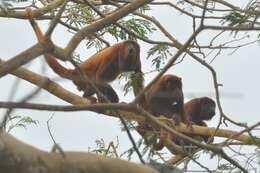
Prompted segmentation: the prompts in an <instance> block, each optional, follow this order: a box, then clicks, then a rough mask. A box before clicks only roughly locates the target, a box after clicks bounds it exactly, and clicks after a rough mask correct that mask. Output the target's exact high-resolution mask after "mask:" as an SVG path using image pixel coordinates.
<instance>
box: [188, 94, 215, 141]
mask: <svg viewBox="0 0 260 173" xmlns="http://www.w3.org/2000/svg"><path fill="white" fill-rule="evenodd" d="M215 109H216V103H215V102H214V100H212V99H211V98H209V97H200V98H194V99H192V100H190V101H188V102H186V103H185V104H184V110H185V113H186V114H187V116H188V118H189V120H190V121H191V122H192V123H194V124H196V125H199V126H206V127H207V124H206V122H205V121H208V120H211V119H212V118H213V117H214V116H215ZM202 138H203V140H204V141H205V142H207V141H208V136H203V137H202Z"/></svg>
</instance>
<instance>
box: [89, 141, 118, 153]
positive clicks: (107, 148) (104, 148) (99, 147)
mask: <svg viewBox="0 0 260 173" xmlns="http://www.w3.org/2000/svg"><path fill="white" fill-rule="evenodd" d="M118 146H119V140H118V138H117V141H116V144H115V143H114V142H113V141H112V142H109V144H108V145H107V144H106V142H105V140H104V139H102V138H101V139H99V140H96V148H95V149H93V150H91V151H90V152H92V153H95V154H98V155H105V156H108V157H113V158H115V157H117V153H116V150H117V149H118Z"/></svg>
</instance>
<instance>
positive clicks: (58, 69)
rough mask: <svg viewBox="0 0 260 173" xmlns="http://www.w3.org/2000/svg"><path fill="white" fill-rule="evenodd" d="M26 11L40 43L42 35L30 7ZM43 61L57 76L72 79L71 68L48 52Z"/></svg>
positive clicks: (42, 38)
mask: <svg viewBox="0 0 260 173" xmlns="http://www.w3.org/2000/svg"><path fill="white" fill-rule="evenodd" d="M26 12H27V14H28V17H29V21H30V24H31V26H32V28H33V30H34V32H35V35H36V37H37V39H38V41H39V42H40V43H43V42H44V39H45V38H44V35H43V33H42V31H41V29H40V27H39V25H38V24H37V22H36V21H35V20H34V19H33V15H32V9H31V8H26ZM44 58H45V61H46V62H47V64H48V65H49V66H50V67H51V68H52V70H53V71H54V72H55V73H57V74H58V75H59V76H61V77H63V78H67V79H72V74H73V70H72V69H67V68H65V67H64V66H62V65H61V64H60V63H59V62H58V61H57V60H56V58H55V57H54V56H52V55H50V54H44Z"/></svg>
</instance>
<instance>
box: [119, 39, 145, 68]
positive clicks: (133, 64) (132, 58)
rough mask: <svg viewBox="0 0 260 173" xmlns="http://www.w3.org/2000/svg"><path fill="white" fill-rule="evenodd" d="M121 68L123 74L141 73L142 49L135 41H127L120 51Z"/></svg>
mask: <svg viewBox="0 0 260 173" xmlns="http://www.w3.org/2000/svg"><path fill="white" fill-rule="evenodd" d="M119 68H120V70H121V71H122V72H129V71H141V62H140V48H139V45H138V44H137V43H136V42H135V41H130V40H129V41H125V42H124V44H123V45H122V47H121V50H120V51H119Z"/></svg>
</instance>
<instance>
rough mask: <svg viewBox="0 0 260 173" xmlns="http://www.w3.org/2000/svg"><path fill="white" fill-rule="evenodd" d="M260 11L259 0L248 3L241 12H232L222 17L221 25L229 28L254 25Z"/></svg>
mask: <svg viewBox="0 0 260 173" xmlns="http://www.w3.org/2000/svg"><path fill="white" fill-rule="evenodd" d="M259 10H260V2H259V0H253V1H250V2H249V3H248V4H247V6H246V7H245V8H244V9H243V10H242V11H232V12H230V13H229V14H228V15H226V16H225V17H224V19H223V20H222V21H221V22H222V24H225V23H228V25H229V26H236V27H239V26H250V25H255V24H256V23H255V22H256V20H257V18H258V13H259Z"/></svg>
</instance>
